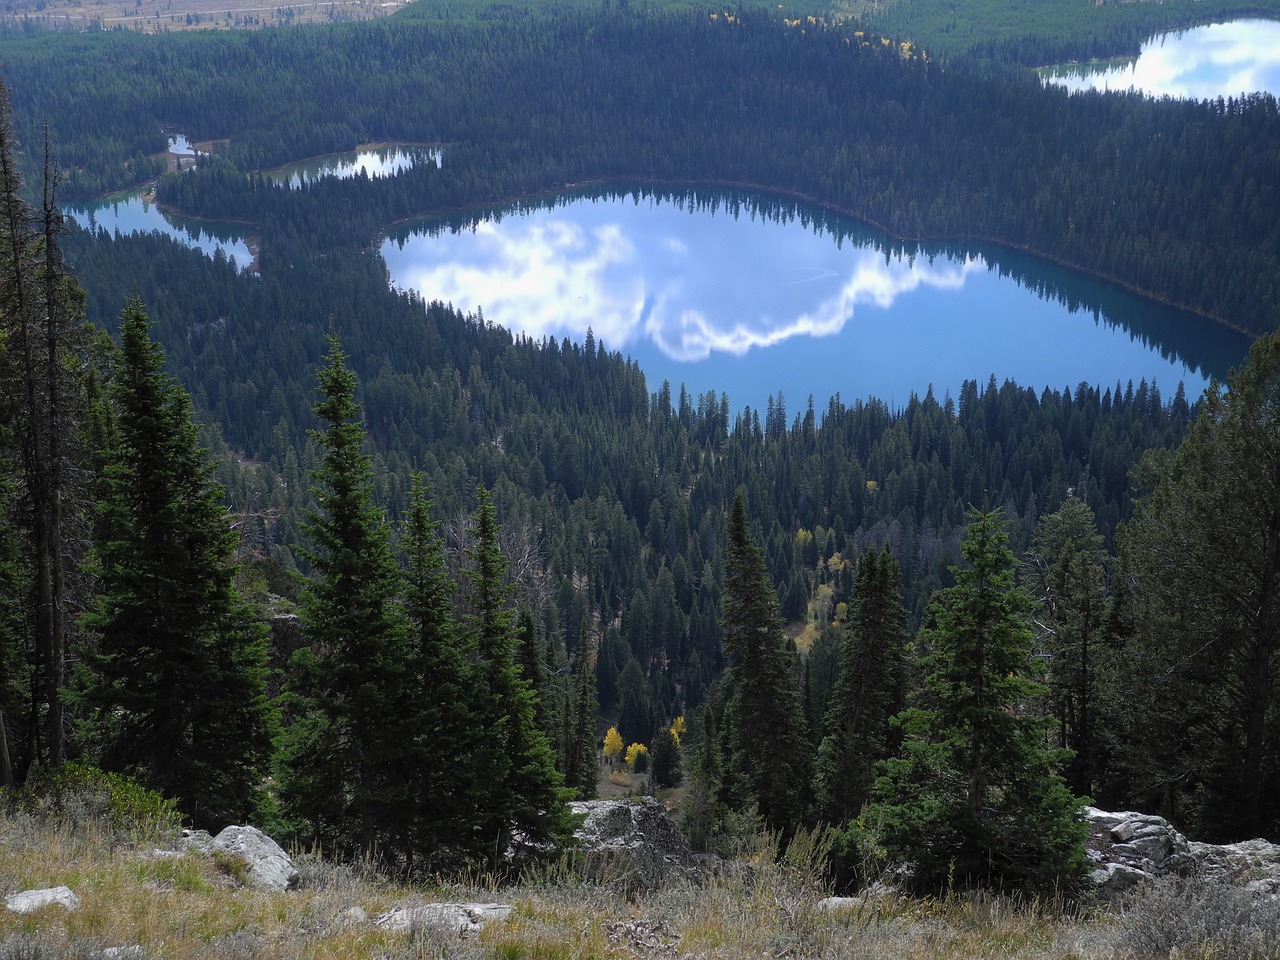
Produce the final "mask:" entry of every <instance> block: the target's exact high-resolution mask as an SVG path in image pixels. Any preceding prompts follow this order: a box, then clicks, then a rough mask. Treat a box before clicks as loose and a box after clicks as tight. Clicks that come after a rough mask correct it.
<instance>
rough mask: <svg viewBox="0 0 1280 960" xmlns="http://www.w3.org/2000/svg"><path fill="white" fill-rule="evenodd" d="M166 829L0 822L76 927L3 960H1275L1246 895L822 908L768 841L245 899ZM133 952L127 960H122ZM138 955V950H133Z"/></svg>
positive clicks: (88, 810) (8, 869) (32, 920)
mask: <svg viewBox="0 0 1280 960" xmlns="http://www.w3.org/2000/svg"><path fill="white" fill-rule="evenodd" d="M170 834H171V829H166V828H163V827H153V828H152V829H150V830H145V829H144V830H141V831H137V830H134V831H130V832H123V831H120V830H114V831H113V830H112V829H110V828H109V827H108V825H107V821H106V819H103V818H102V813H101V811H100V810H99V811H95V810H94V809H93V808H92V805H89V806H72V807H69V808H68V809H66V810H64V811H63V813H62V814H60V815H58V816H55V817H50V816H48V815H39V814H33V813H29V812H27V813H14V812H9V813H4V814H0V887H3V890H2V891H0V892H2V893H3V894H5V895H8V894H10V893H13V892H16V891H19V890H26V889H34V888H43V887H49V886H56V885H62V884H65V885H67V886H69V887H71V888H72V890H73V891H75V892H76V894H77V895H78V896H79V898H80V907H79V908H78V909H76V910H74V911H67V910H64V909H63V908H62V907H59V906H51V907H46V908H44V909H42V910H39V911H36V912H34V913H30V914H26V915H17V914H12V913H9V912H7V911H0V958H2V960H19V958H21V960H61V958H76V960H79V958H84V960H88V958H90V957H101V956H104V955H107V956H110V955H113V954H104V951H105V950H107V949H110V948H116V949H117V951H119V952H117V953H116V954H114V955H116V956H131V957H148V958H150V957H157V958H158V957H166V958H183V960H233V958H234V960H258V958H263V960H266V958H271V960H295V958H297V960H302V958H306V960H348V958H351V960H355V958H368V957H379V958H387V960H425V958H451V960H518V958H531V960H532V958H537V960H586V958H595V960H634V958H650V957H652V958H676V957H681V958H683V957H688V958H693V957H698V958H703V960H739V958H745V957H765V956H767V957H791V958H801V960H804V958H815V960H817V958H837V957H838V958H842V960H855V958H868V960H870V958H876V960H899V958H901V960H933V958H936V960H960V958H966V960H970V958H996V957H1017V958H1019V960H1051V958H1052V960H1058V958H1062V960H1066V958H1075V960H1108V958H1131V957H1132V958H1138V957H1165V956H1170V955H1171V951H1175V950H1176V951H1177V956H1179V957H1181V958H1196V957H1210V956H1212V957H1215V958H1218V960H1236V958H1239V960H1243V958H1246V957H1253V958H1263V957H1269V956H1275V954H1274V953H1273V952H1269V951H1271V950H1273V949H1274V947H1273V946H1272V945H1274V943H1276V942H1277V938H1278V937H1280V909H1277V908H1275V907H1263V908H1260V909H1258V910H1256V911H1253V912H1252V913H1251V912H1250V911H1249V909H1248V907H1247V905H1246V903H1245V901H1243V900H1241V899H1240V896H1239V892H1238V891H1229V890H1223V889H1220V888H1212V887H1209V888H1205V887H1195V886H1191V887H1185V888H1175V887H1157V888H1154V889H1152V890H1150V891H1147V892H1145V893H1143V894H1142V895H1141V897H1140V899H1137V900H1135V901H1133V902H1131V903H1129V904H1128V905H1127V909H1125V910H1124V911H1122V912H1114V911H1103V910H1095V911H1089V910H1081V909H1073V910H1067V909H1065V908H1064V906H1063V905H1062V904H1059V903H1053V902H1049V903H1021V904H1019V903H1015V902H1013V901H1010V900H1007V899H999V898H991V897H966V898H960V897H951V898H943V899H939V900H926V901H918V900H909V899H902V898H898V897H894V896H882V897H878V898H874V899H868V900H860V901H856V902H851V903H850V904H849V905H848V906H847V907H846V908H844V909H840V910H825V909H822V908H820V907H819V906H818V903H819V901H820V900H821V898H822V897H823V895H824V890H823V886H822V883H821V880H820V878H819V877H818V875H817V874H816V872H815V871H814V870H813V868H812V865H811V863H809V862H806V858H805V857H804V856H803V855H800V856H791V857H784V858H783V859H782V861H781V862H777V863H775V862H774V860H773V857H772V856H771V854H773V853H775V852H776V851H774V850H773V849H772V848H771V846H770V845H769V843H768V841H764V840H762V841H760V842H759V844H758V845H757V846H756V848H755V849H754V850H748V851H744V863H743V865H742V866H741V868H740V869H735V870H731V871H727V874H726V876H723V877H720V878H717V879H715V880H713V881H711V882H709V883H708V884H707V885H705V886H701V887H684V886H678V887H668V888H665V889H662V890H658V891H650V892H644V893H640V894H635V893H634V891H633V892H632V895H631V896H628V893H627V891H626V890H625V889H623V888H622V887H620V886H616V885H611V884H608V883H603V884H590V883H584V882H582V881H581V880H579V879H577V878H575V876H574V875H573V872H572V870H571V869H569V868H568V866H567V861H566V864H562V865H561V866H559V867H556V868H553V869H550V870H547V871H545V872H543V873H541V874H540V875H538V876H530V877H526V878H525V879H524V880H523V881H522V882H520V883H518V884H516V885H514V886H510V887H506V888H502V889H495V888H494V887H493V886H492V885H490V884H488V883H487V882H486V881H485V880H484V879H483V878H477V879H476V880H474V881H473V882H470V883H463V884H447V885H439V886H435V887H430V888H424V887H407V886H399V885H394V884H391V883H389V882H387V881H385V880H383V879H381V878H379V877H378V876H376V875H375V874H373V873H372V872H371V871H369V870H367V869H363V868H361V867H360V866H359V865H355V866H336V865H333V864H331V863H328V862H326V861H324V860H322V859H321V858H319V857H316V856H313V855H310V854H303V855H298V856H297V857H296V862H297V865H298V867H299V869H300V871H301V873H302V877H303V879H302V884H301V886H300V888H299V889H298V890H295V891H291V892H289V893H283V894H279V893H266V892H262V891H257V890H252V889H249V888H247V887H243V886H241V885H239V883H238V880H237V875H238V870H237V865H236V864H235V863H234V862H232V861H230V860H228V859H213V858H209V857H203V856H199V855H197V854H194V853H188V854H186V855H185V856H183V857H181V858H179V859H158V858H156V857H155V856H154V855H152V854H151V851H152V850H153V848H154V847H155V846H156V845H157V844H163V843H164V842H165V841H166V840H167V839H171V835H170ZM443 901H464V902H503V903H509V904H512V905H513V907H514V909H513V911H512V914H511V916H510V918H509V919H508V920H507V921H506V922H505V923H491V924H490V925H489V926H488V927H486V928H485V929H484V930H483V931H481V932H480V933H479V934H475V935H471V936H469V937H465V938H463V937H458V936H455V935H453V934H451V933H448V932H445V931H441V930H439V929H432V928H428V927H422V928H416V929H411V930H410V931H408V932H392V931H388V930H386V929H383V928H382V927H380V926H378V925H377V924H376V923H375V922H374V920H375V919H376V918H377V917H378V915H379V914H381V913H382V912H384V911H388V910H391V909H393V908H396V907H408V906H420V905H423V904H427V903H433V902H443ZM121 948H123V950H121ZM129 948H133V949H132V950H130V949H129Z"/></svg>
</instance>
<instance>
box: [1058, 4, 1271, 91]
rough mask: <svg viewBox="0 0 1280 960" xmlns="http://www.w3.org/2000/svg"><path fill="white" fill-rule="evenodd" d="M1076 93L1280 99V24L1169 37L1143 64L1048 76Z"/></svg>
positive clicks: (1249, 23) (1157, 42) (1148, 46)
mask: <svg viewBox="0 0 1280 960" xmlns="http://www.w3.org/2000/svg"><path fill="white" fill-rule="evenodd" d="M1042 75H1043V76H1044V77H1045V79H1046V81H1048V82H1051V83H1055V84H1060V85H1062V86H1065V87H1067V88H1068V89H1070V90H1129V89H1133V90H1137V91H1139V92H1141V93H1147V94H1150V95H1152V96H1170V97H1181V98H1187V99H1195V100H1208V99H1214V98H1217V97H1239V96H1241V95H1243V94H1248V93H1270V94H1272V95H1273V96H1280V21H1275V20H1234V21H1232V22H1230V23H1215V24H1210V25H1208V26H1204V27H1195V28H1193V29H1190V30H1180V31H1178V32H1175V33H1166V34H1162V35H1160V36H1158V37H1154V38H1153V39H1151V40H1148V41H1147V42H1146V43H1144V44H1143V45H1142V49H1141V52H1140V53H1139V55H1138V57H1137V59H1129V60H1120V61H1109V62H1105V63H1089V64H1065V65H1062V66H1056V67H1049V68H1046V69H1045V70H1044V71H1042Z"/></svg>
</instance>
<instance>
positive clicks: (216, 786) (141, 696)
mask: <svg viewBox="0 0 1280 960" xmlns="http://www.w3.org/2000/svg"><path fill="white" fill-rule="evenodd" d="M149 328H150V323H149V321H148V319H147V317H146V315H145V313H143V309H142V305H141V303H139V302H138V301H136V300H135V301H131V302H130V303H129V304H128V305H127V306H126V307H125V310H124V314H123V317H122V320H121V356H120V363H119V366H118V369H117V371H116V374H115V378H114V380H113V382H112V397H113V399H114V403H115V409H116V416H117V418H118V427H117V433H116V436H117V440H116V444H115V447H114V448H113V449H112V451H111V453H110V456H109V459H108V461H107V464H106V468H105V473H104V476H103V479H102V500H101V504H100V508H99V510H100V513H99V525H98V530H99V536H100V539H99V542H98V544H97V547H96V554H95V560H96V567H97V573H98V580H99V585H100V595H99V597H98V601H97V605H96V609H95V610H94V611H93V612H92V613H91V614H89V615H88V616H86V617H85V618H84V625H85V627H86V628H87V629H88V631H89V634H90V636H91V637H92V642H91V643H90V644H89V645H88V646H87V647H86V648H85V649H84V650H83V651H82V653H81V657H82V663H83V666H84V670H83V673H82V676H81V678H80V681H81V683H80V700H81V702H82V705H83V708H84V711H85V721H84V724H83V727H82V732H83V742H84V746H85V748H86V750H87V751H88V752H89V755H90V756H91V757H92V758H93V759H94V760H95V761H96V762H97V763H99V764H100V765H101V766H103V767H104V768H106V769H108V770H115V771H119V772H122V773H126V774H129V775H130V776H133V777H135V778H137V779H138V780H140V781H141V782H142V783H144V784H145V785H147V786H148V787H151V788H152V789H155V790H159V791H160V792H162V793H164V794H166V795H168V796H171V797H175V798H177V799H178V801H179V806H180V808H181V809H182V810H183V811H184V812H185V813H186V814H187V815H188V816H189V817H191V819H192V820H193V821H194V822H195V823H197V824H199V825H201V826H212V827H217V826H222V825H225V824H227V823H229V822H231V821H233V820H235V821H242V820H243V819H244V818H246V817H247V816H249V814H250V813H251V811H252V810H253V808H254V803H255V797H256V796H257V793H258V790H259V788H260V786H261V784H262V782H263V780H264V778H265V774H266V764H267V760H268V756H269V751H270V743H271V740H270V737H271V732H272V713H271V710H270V708H269V706H268V703H267V699H266V692H265V674H266V628H265V625H264V624H262V623H261V622H260V621H258V620H257V619H255V617H254V614H253V611H252V610H251V609H250V608H249V606H248V605H247V604H246V603H245V602H244V600H243V599H242V598H241V597H240V595H239V593H238V592H237V590H236V587H235V583H234V577H235V572H236V567H235V564H234V554H235V547H236V536H235V534H234V532H233V530H232V527H231V521H230V517H229V516H228V513H227V510H226V508H225V507H224V506H223V504H222V490H221V488H220V487H219V486H218V485H217V484H216V483H215V482H214V481H213V479H212V476H211V471H212V468H211V466H210V464H209V463H208V461H207V459H206V456H205V451H204V450H202V449H201V448H200V447H199V446H197V442H196V426H195V424H194V423H193V422H192V419H191V403H190V399H189V398H188V396H187V394H186V392H185V391H183V390H182V389H181V388H180V387H179V386H178V385H177V384H176V383H175V382H174V381H173V379H172V378H171V377H170V376H168V375H167V374H166V373H164V370H163V365H164V354H163V352H162V351H161V350H160V348H159V347H158V346H157V345H156V344H155V343H154V342H152V340H151V339H150V336H149V333H148V331H149Z"/></svg>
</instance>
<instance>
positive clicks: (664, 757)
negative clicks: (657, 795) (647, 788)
mask: <svg viewBox="0 0 1280 960" xmlns="http://www.w3.org/2000/svg"><path fill="white" fill-rule="evenodd" d="M652 776H653V782H654V784H655V785H656V786H658V787H678V786H680V783H681V781H683V780H684V771H683V770H682V769H681V767H680V747H679V745H678V744H677V743H676V738H675V734H673V733H672V732H671V728H670V727H662V728H660V729H659V730H658V732H657V733H655V734H654V735H653V773H652Z"/></svg>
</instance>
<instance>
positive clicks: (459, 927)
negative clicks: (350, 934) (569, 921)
mask: <svg viewBox="0 0 1280 960" xmlns="http://www.w3.org/2000/svg"><path fill="white" fill-rule="evenodd" d="M510 914H511V907H510V906H509V905H508V904H505V903H428V904H426V905H424V906H418V907H397V908H396V909H395V910H390V911H388V912H387V913H384V914H383V915H382V916H380V917H378V919H377V920H375V921H374V923H376V924H377V925H378V926H380V927H382V928H383V929H384V930H391V931H395V932H398V933H407V932H409V931H412V930H421V929H424V928H428V927H429V928H432V929H435V930H439V931H441V932H444V933H452V934H456V935H458V936H466V935H468V934H472V933H479V932H480V931H481V930H483V929H484V927H485V924H488V923H501V922H502V921H504V920H506V919H507V917H508V916H510Z"/></svg>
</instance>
